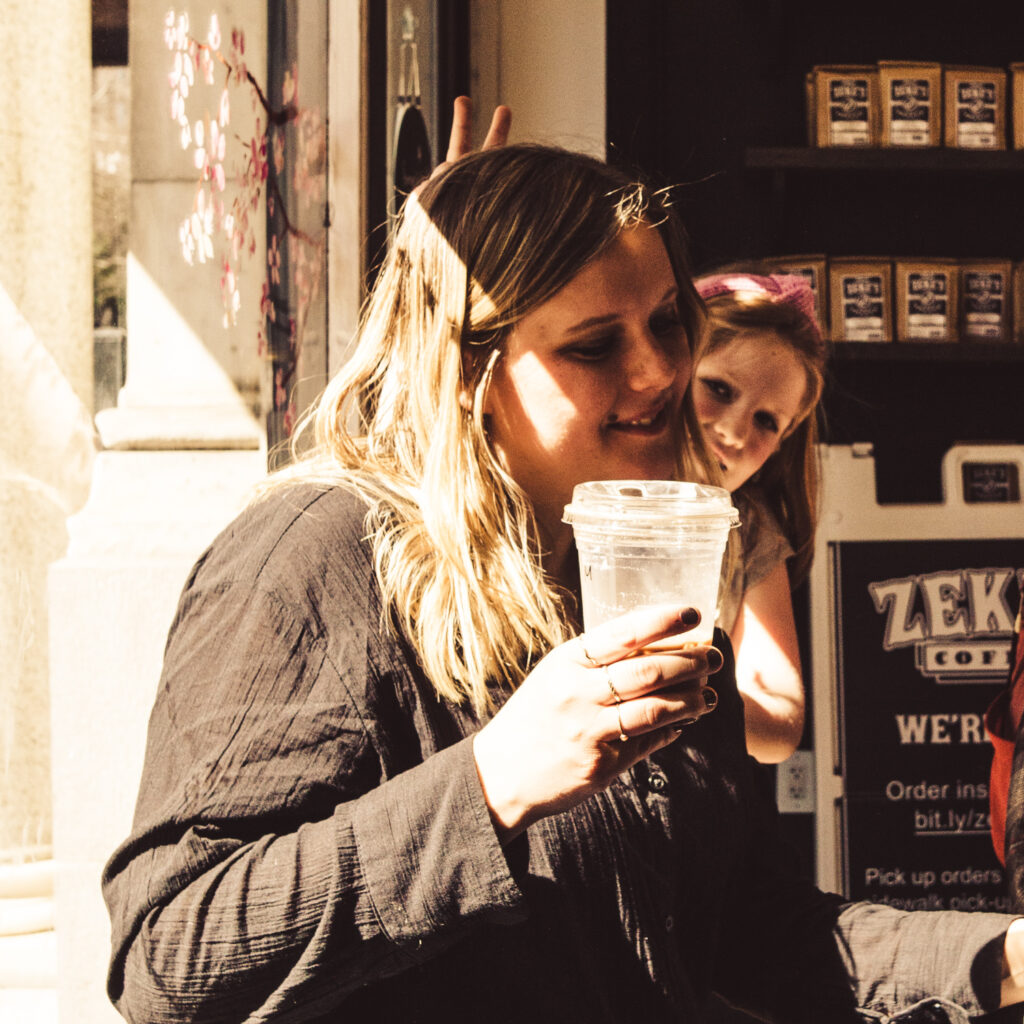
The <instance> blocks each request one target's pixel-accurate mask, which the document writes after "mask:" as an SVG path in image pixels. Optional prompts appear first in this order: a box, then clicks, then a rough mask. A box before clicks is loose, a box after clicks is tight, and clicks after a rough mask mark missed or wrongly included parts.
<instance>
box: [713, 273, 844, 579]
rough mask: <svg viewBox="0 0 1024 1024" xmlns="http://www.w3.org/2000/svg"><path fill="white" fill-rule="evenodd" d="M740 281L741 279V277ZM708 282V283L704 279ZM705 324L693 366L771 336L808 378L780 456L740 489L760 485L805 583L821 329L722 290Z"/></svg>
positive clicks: (766, 301) (815, 495) (813, 514)
mask: <svg viewBox="0 0 1024 1024" xmlns="http://www.w3.org/2000/svg"><path fill="white" fill-rule="evenodd" d="M737 276H738V277H742V275H737ZM701 280H704V279H701ZM705 301H706V307H707V319H706V321H705V325H704V329H703V331H702V334H701V339H700V343H699V345H698V347H697V354H696V359H695V361H694V366H695V367H697V366H699V364H700V360H701V359H703V358H704V357H705V356H708V355H710V354H711V353H712V352H716V351H718V350H720V349H723V348H725V347H726V346H727V345H729V344H730V343H731V342H732V341H733V340H735V339H736V338H737V337H739V336H741V335H746V334H751V333H754V332H757V333H760V332H770V333H772V334H773V335H774V336H775V337H776V338H778V340H779V341H780V342H781V343H782V344H783V345H786V346H787V347H788V348H790V349H791V350H792V351H793V353H794V354H795V355H796V357H797V358H798V360H799V361H800V365H801V366H802V367H803V370H804V373H805V374H806V378H807V387H806V390H805V392H804V399H803V402H802V403H801V405H800V409H799V410H798V412H797V415H796V416H795V417H794V418H793V422H792V423H791V424H790V427H789V430H788V431H787V433H786V436H785V437H784V438H783V439H782V441H781V443H780V445H779V449H778V451H776V452H775V453H773V454H772V455H771V456H770V457H769V458H768V460H767V462H765V464H764V465H763V466H762V467H761V469H760V470H758V472H757V473H755V474H754V477H753V478H752V479H751V480H750V481H747V482H746V483H745V484H744V485H743V486H741V487H740V488H739V490H740V491H741V492H742V491H743V490H744V488H746V487H748V486H756V488H757V490H758V493H759V495H760V496H761V497H762V498H763V499H764V500H765V501H766V503H767V505H768V508H769V509H770V510H771V512H772V513H773V514H774V515H775V517H776V519H778V521H779V523H780V525H781V527H782V530H783V532H784V533H785V535H786V538H787V540H788V541H789V542H790V544H791V545H792V547H793V551H794V555H793V557H792V558H791V559H790V560H789V563H788V565H789V573H790V579H791V580H792V582H794V583H797V582H799V581H800V580H802V579H804V578H805V577H806V575H807V573H808V571H809V570H810V566H811V561H812V559H813V557H814V534H815V531H816V530H817V525H818V503H819V495H820V481H821V474H820V466H819V461H818V416H817V410H818V402H819V400H820V398H821V394H822V390H823V388H824V382H825V350H824V346H823V344H822V340H821V335H820V332H819V329H818V326H817V324H816V323H814V322H813V321H810V320H808V315H807V313H806V310H805V309H801V308H799V307H798V306H796V305H793V304H791V303H789V302H786V301H777V300H776V299H773V298H772V297H771V296H769V295H763V294H759V293H758V292H756V291H742V290H740V291H723V292H720V293H719V294H713V295H710V296H709V297H708V298H707V299H706V300H705ZM749 525H750V529H748V530H746V531H745V533H744V547H745V548H748V549H749V548H752V547H753V545H754V543H755V541H756V531H757V523H756V522H752V523H750V524H749Z"/></svg>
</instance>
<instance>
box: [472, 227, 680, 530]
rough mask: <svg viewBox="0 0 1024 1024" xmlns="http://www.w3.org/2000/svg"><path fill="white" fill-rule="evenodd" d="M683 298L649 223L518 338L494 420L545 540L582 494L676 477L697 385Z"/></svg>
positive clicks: (498, 375) (494, 404)
mask: <svg viewBox="0 0 1024 1024" xmlns="http://www.w3.org/2000/svg"><path fill="white" fill-rule="evenodd" d="M677 299H678V296H677V286H676V280H675V275H674V274H673V272H672V265H671V264H670V263H669V259H668V254H667V253H666V251H665V246H664V244H663V242H662V240H661V236H660V235H659V234H658V232H657V230H656V229H654V228H652V227H650V226H648V225H645V224H641V225H639V226H637V227H635V228H630V229H627V230H625V231H623V233H622V234H621V235H620V236H619V238H618V239H617V240H616V242H615V243H613V245H611V246H610V247H609V248H608V249H607V250H606V251H605V252H604V253H603V254H602V255H601V256H600V257H598V258H597V259H595V260H594V261H593V262H591V263H590V264H588V265H587V266H586V267H584V268H583V270H581V271H580V273H579V274H577V276H576V277H574V278H573V279H572V280H571V281H570V282H569V283H568V284H567V285H565V287H564V288H562V290H561V291H559V292H558V293H557V294H556V295H555V296H554V297H553V298H551V299H549V300H548V301H547V302H545V303H543V304H542V305H540V306H538V307H537V308H536V309H535V310H533V311H532V312H531V313H529V314H528V315H527V316H525V317H523V319H522V320H521V321H520V322H519V323H518V324H517V325H516V326H515V328H514V329H513V330H512V332H511V334H510V336H509V338H508V341H507V344H506V346H505V349H504V352H503V353H502V357H501V358H500V359H499V360H498V363H497V365H496V367H495V372H494V377H493V380H492V382H491V386H490V388H489V389H488V393H487V399H486V402H485V412H486V413H488V414H489V416H490V427H489V431H490V437H491V441H492V443H493V444H494V447H495V450H496V451H497V453H498V455H499V457H501V458H502V459H503V460H504V463H505V465H506V466H507V468H508V471H509V472H510V473H511V475H512V476H513V478H514V479H515V480H516V482H517V483H518V484H519V485H520V486H521V487H522V488H523V490H524V491H525V492H526V493H527V495H528V496H529V497H530V499H531V500H532V502H533V505H534V509H535V512H536V515H537V517H538V521H539V522H540V524H541V526H542V527H544V528H545V529H547V530H548V531H551V532H554V531H556V530H557V529H558V524H559V523H560V522H561V518H562V512H563V508H564V506H565V505H566V504H567V503H568V502H569V500H570V498H571V496H572V489H573V486H574V485H575V484H577V483H581V482H582V481H585V480H615V479H630V478H632V479H659V478H671V477H673V476H674V475H675V468H676V454H677V447H678V439H677V435H676V423H677V420H678V413H679V406H680V403H681V402H682V399H683V395H684V393H685V391H686V387H687V384H688V382H689V377H690V350H689V342H688V339H687V337H686V332H685V330H684V329H683V326H682V324H681V322H680V319H679V311H678V305H677Z"/></svg>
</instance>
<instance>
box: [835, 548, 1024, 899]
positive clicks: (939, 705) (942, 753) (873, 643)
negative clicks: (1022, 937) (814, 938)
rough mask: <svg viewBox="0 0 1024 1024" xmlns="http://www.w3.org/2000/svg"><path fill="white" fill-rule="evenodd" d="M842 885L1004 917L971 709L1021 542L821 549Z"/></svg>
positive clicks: (1001, 673) (1001, 647) (981, 742)
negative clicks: (829, 627) (827, 588)
mask: <svg viewBox="0 0 1024 1024" xmlns="http://www.w3.org/2000/svg"><path fill="white" fill-rule="evenodd" d="M833 559H834V575H833V579H834V585H835V589H836V595H835V596H836V600H835V603H834V608H835V613H836V635H837V639H838V645H837V649H838V650H839V651H841V652H842V657H841V658H840V659H839V662H838V666H837V669H838V684H839V740H840V763H841V766H842V774H843V778H844V780H845V792H844V796H843V799H842V832H843V843H844V851H843V853H844V856H843V867H844V875H845V879H844V885H843V889H844V891H845V892H846V893H847V894H848V895H850V896H851V897H853V898H855V899H870V900H873V901H876V902H883V903H888V904H890V905H893V906H897V907H901V908H903V909H914V910H942V909H947V910H986V911H1005V910H1009V900H1008V896H1007V894H1006V886H1005V880H1004V874H1003V870H1002V867H1001V865H1000V864H999V862H998V860H997V859H996V856H995V853H994V851H993V848H992V841H991V836H990V832H989V805H988V772H989V766H990V764H991V759H992V753H991V748H990V746H989V744H988V742H987V740H986V739H985V733H984V727H983V723H982V718H983V715H984V712H985V708H986V707H987V706H988V704H989V703H990V702H991V700H992V698H993V697H994V696H995V695H996V693H998V691H999V689H1000V688H1001V686H1002V685H1003V684H1004V683H1005V680H1006V676H1007V672H1008V668H1009V655H1010V637H1011V634H1012V631H1013V620H1014V614H1015V610H1016V607H1017V601H1018V595H1019V587H1020V579H1021V575H1022V574H1024V539H1020V540H1012V539H1011V540H966V541H955V540H920V541H913V540H899V541H853V542H845V543H840V544H836V545H834V549H833Z"/></svg>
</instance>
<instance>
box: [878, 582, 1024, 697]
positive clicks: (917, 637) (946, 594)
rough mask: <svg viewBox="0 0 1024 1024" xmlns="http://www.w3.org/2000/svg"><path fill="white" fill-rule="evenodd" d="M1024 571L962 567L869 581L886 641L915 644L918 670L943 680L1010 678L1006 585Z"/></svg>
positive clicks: (888, 646)
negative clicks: (884, 620) (956, 569)
mask: <svg viewBox="0 0 1024 1024" xmlns="http://www.w3.org/2000/svg"><path fill="white" fill-rule="evenodd" d="M1015 577H1016V578H1017V581H1018V585H1020V584H1021V582H1024V570H1014V569H1007V568H1000V569H961V570H959V571H954V572H936V573H929V574H928V575H923V576H905V577H902V578H901V579H894V580H883V581H881V582H880V583H869V584H868V592H869V593H870V594H871V599H872V600H873V601H874V604H875V610H876V611H877V612H878V613H879V614H884V615H886V622H885V635H884V639H883V642H882V646H883V648H884V649H885V650H887V651H891V650H895V649H897V648H900V647H909V646H910V645H913V646H914V648H915V653H916V660H917V669H918V671H919V672H920V673H921V674H922V675H924V676H929V677H931V678H933V679H935V681H936V682H939V683H953V682H956V683H967V682H979V683H981V682H985V683H990V682H994V681H1000V680H1003V679H1005V678H1006V673H1007V671H1008V669H1009V665H1010V637H1011V635H1012V633H1013V620H1014V613H1013V611H1012V610H1011V607H1010V603H1009V601H1008V600H1007V590H1008V589H1009V586H1010V584H1011V583H1012V582H1013V580H1014V578H1015Z"/></svg>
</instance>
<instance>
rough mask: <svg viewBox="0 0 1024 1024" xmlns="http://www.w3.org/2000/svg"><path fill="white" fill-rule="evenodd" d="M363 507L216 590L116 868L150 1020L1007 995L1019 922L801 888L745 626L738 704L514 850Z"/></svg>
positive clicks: (195, 622) (796, 1010)
mask: <svg viewBox="0 0 1024 1024" xmlns="http://www.w3.org/2000/svg"><path fill="white" fill-rule="evenodd" d="M364 511H365V509H364V507H363V505H362V504H361V502H360V501H359V500H358V499H356V498H354V497H353V496H351V495H350V494H348V493H347V492H346V491H344V490H342V489H337V488H335V489H326V490H325V489H323V488H319V489H318V488H313V487H299V488H296V489H294V490H291V491H288V492H285V493H277V494H275V495H273V496H271V497H269V498H267V499H265V500H264V501H262V502H261V503H260V504H257V505H255V506H253V507H252V508H250V509H249V510H248V511H246V512H244V513H243V514H242V515H241V516H240V517H239V518H238V519H237V520H236V521H235V522H234V523H233V524H231V525H230V526H229V527H228V528H227V529H226V531H225V532H224V533H223V534H222V535H221V536H220V537H219V538H218V539H217V540H216V541H215V542H214V543H213V545H212V546H211V547H210V549H209V550H208V551H207V552H206V553H205V554H204V555H203V556H202V557H201V558H200V560H199V562H198V563H197V565H196V567H195V568H194V570H193V572H192V573H191V575H190V576H189V579H188V581H187V583H186V585H185V589H184V593H183V595H182V598H181V602H180V605H179V608H178V612H177V616H176V618H175V620H174V623H173V626H172V628H171V632H170V636H169V640H168V644H167V649H166V657H165V664H164V671H163V675H162V678H161V682H160V687H159V692H158V696H157V698H156V703H155V706H154V709H153V713H152V718H151V722H150V728H149V737H148V748H147V754H146V762H145V768H144V772H143V777H142V782H141V788H140V793H139V799H138V804H137V808H136V814H135V821H134V825H133V829H132V833H131V835H130V837H129V838H128V839H127V840H126V842H125V843H124V844H123V845H122V846H121V847H120V848H119V849H118V850H117V851H116V852H115V853H114V855H113V856H112V858H111V859H110V861H109V863H108V864H107V867H106V869H105V872H104V876H103V889H104V895H105V897H106V900H107V904H108V907H109V910H110V916H111V924H112V940H113V955H112V959H111V966H110V972H109V978H108V989H109V993H110V995H111V997H112V999H113V1000H114V1001H115V1003H116V1004H117V1007H118V1009H119V1010H120V1011H121V1013H122V1014H123V1015H124V1016H125V1017H126V1018H127V1019H128V1020H130V1021H135V1022H139V1024H142V1022H145V1024H159V1022H167V1021H191V1022H215V1021H234V1022H237V1021H280V1022H328V1021H338V1022H340V1021H359V1022H361V1024H366V1022H374V1021H382V1022H383V1021H389V1022H395V1021H400V1022H403V1024H415V1022H422V1021H444V1022H446V1024H452V1022H461V1021H466V1022H470V1021H472V1022H474V1024H480V1022H484V1021H487V1022H493V1021H499V1022H501V1021H509V1022H519V1021H522V1022H527V1021H528V1022H531V1024H536V1022H548V1021H550V1022H555V1021H558V1022H559V1024H566V1022H575V1021H586V1022H588V1024H601V1022H623V1024H625V1022H636V1021H644V1022H647V1024H650V1022H661V1021H665V1022H667V1021H677V1022H678V1021H700V1020H701V1019H702V1018H703V1013H704V1008H705V1004H706V1001H707V998H708V994H709V992H711V991H717V992H718V993H720V994H721V995H722V996H723V997H724V998H725V999H727V1000H729V1001H731V1002H733V1003H735V1004H738V1005H741V1006H745V1007H748V1008H750V1009H752V1010H754V1011H755V1012H758V1013H763V1014H767V1015H768V1016H769V1017H770V1018H772V1019H777V1020H786V1021H808V1022H811V1021H813V1022H815V1024H820V1022H821V1021H828V1022H829V1024H838V1022H844V1021H854V1020H858V1019H863V1018H864V1017H865V1016H866V1017H868V1018H871V1019H879V1020H885V1019H886V1018H888V1017H889V1016H890V1015H893V1014H899V1013H901V1012H902V1011H908V1013H907V1014H905V1019H906V1020H908V1021H915V1020H919V1021H928V1022H929V1024H934V1022H935V1021H941V1020H946V1019H952V1020H956V1021H958V1022H961V1024H964V1022H966V1020H967V1016H968V1015H977V1014H980V1013H982V1012H984V1011H987V1010H991V1009H993V1008H995V1006H996V1005H997V1003H998V998H999V980H1000V967H1001V951H1002V941H1003V935H1004V933H1005V930H1006V927H1007V925H1008V924H1009V922H1010V920H1012V918H1010V917H1008V916H1004V915H997V914H981V913H977V914H969V913H955V912H931V913H905V912H901V911H898V910H894V909H892V908H889V907H884V906H873V905H869V904H846V903H844V902H843V900H842V899H840V898H839V897H837V896H831V895H827V894H823V893H820V892H818V891H817V890H816V889H815V888H814V887H813V886H812V885H810V884H809V883H808V882H807V881H806V880H805V879H803V878H801V877H799V876H798V874H797V873H796V870H795V868H794V865H793V862H792V859H791V857H790V856H789V853H788V851H787V850H786V849H785V847H784V846H783V844H782V843H781V842H780V839H779V835H778V832H777V821H776V815H775V810H774V807H772V806H770V805H769V804H768V803H766V802H765V801H764V800H762V799H761V796H760V790H759V784H758V782H757V781H756V780H755V778H754V775H753V774H752V770H751V769H752V767H753V762H751V761H750V760H749V758H748V757H747V756H746V753H745V749H744V740H743V717H742V703H741V701H740V698H739V695H738V693H737V691H736V688H735V682H734V679H733V672H732V661H731V651H730V648H729V644H728V641H727V640H726V639H725V638H724V636H722V634H719V635H718V642H719V645H720V647H721V648H722V650H723V653H724V655H725V659H726V664H725V666H724V668H723V669H722V670H721V671H720V672H719V673H718V675H717V676H716V677H715V687H716V689H718V691H719V694H720V698H721V699H720V704H719V706H718V708H717V709H716V710H715V711H714V713H712V714H710V715H707V716H705V718H703V719H702V720H701V721H700V722H699V723H697V724H696V725H693V726H690V727H688V728H687V729H685V730H684V731H683V733H682V735H681V736H680V738H679V740H677V741H676V742H675V743H673V744H671V745H670V746H669V747H667V748H665V749H664V750H662V751H659V752H658V753H657V754H655V755H654V756H652V757H651V758H650V759H649V760H647V761H644V762H641V763H640V764H638V765H637V766H635V767H634V768H633V769H632V770H630V771H629V772H627V773H625V774H624V775H623V776H621V777H620V778H619V779H618V780H617V781H616V782H615V783H614V784H613V785H612V786H611V787H609V789H608V790H606V791H605V792H602V793H600V794H598V795H596V796H594V797H592V798H590V799H588V800H586V801H584V802H583V803H581V804H580V805H578V806H577V807H576V808H573V809H572V810H570V811H568V812H565V813H562V814H558V815H555V816H553V817H550V818H547V819H545V820H543V821H541V822H538V823H537V824H535V825H533V826H532V827H531V828H529V829H528V830H527V831H526V832H525V833H524V834H523V835H521V836H519V837H518V838H517V839H515V840H514V841H513V842H511V843H510V844H508V845H507V846H505V847H503V846H502V845H501V843H499V841H498V838H497V836H496V834H495V832H494V829H493V827H492V825H491V821H490V817H489V814H488V810H487V806H486V803H485V801H484V797H483V793H482V790H481V786H480V782H479V778H478V776H477V772H476V769H475V762H474V760H473V752H472V736H473V733H474V732H475V731H476V730H477V729H478V728H479V726H480V723H479V722H478V721H477V720H476V719H475V717H474V716H473V715H472V714H471V713H470V712H468V711H466V710H463V709H460V708H457V707H453V706H451V705H449V704H447V703H445V702H442V701H441V700H439V699H438V698H437V696H436V695H435V693H434V691H433V689H432V688H431V686H430V685H429V683H428V682H427V680H426V679H425V678H424V676H423V674H422V672H421V671H420V669H419V667H418V665H417V661H416V657H415V654H414V652H413V651H412V650H411V649H410V648H409V646H408V645H407V643H406V642H405V641H404V640H403V639H402V638H401V637H396V636H394V635H392V634H391V633H390V632H389V631H387V630H384V629H382V628H381V626H380V623H381V609H380V601H379V596H378V593H377V588H376V585H375V583H374V578H373V573H372V567H371V563H370V559H369V550H368V546H367V544H366V542H365V538H364V535H365V527H364ZM858 1006H859V1007H862V1008H863V1010H862V1011H858V1009H857V1007H858Z"/></svg>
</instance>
